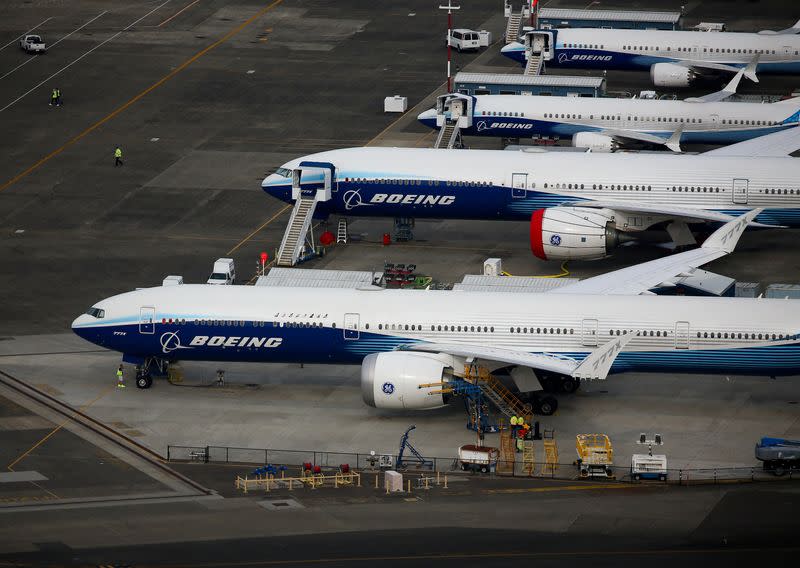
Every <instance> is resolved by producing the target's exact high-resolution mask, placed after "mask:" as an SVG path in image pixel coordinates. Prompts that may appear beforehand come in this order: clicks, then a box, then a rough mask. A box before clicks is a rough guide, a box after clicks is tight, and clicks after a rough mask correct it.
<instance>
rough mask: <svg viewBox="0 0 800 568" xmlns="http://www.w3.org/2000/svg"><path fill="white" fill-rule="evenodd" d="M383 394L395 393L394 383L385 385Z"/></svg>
mask: <svg viewBox="0 0 800 568" xmlns="http://www.w3.org/2000/svg"><path fill="white" fill-rule="evenodd" d="M381 388H382V389H383V394H392V393H394V385H393V384H392V383H383V387H381Z"/></svg>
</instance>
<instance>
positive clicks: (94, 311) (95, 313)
mask: <svg viewBox="0 0 800 568" xmlns="http://www.w3.org/2000/svg"><path fill="white" fill-rule="evenodd" d="M86 313H87V314H89V315H90V316H92V317H93V318H97V319H102V318H104V317H106V311H105V310H101V309H100V308H89V311H87V312H86Z"/></svg>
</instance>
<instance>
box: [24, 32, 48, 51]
mask: <svg viewBox="0 0 800 568" xmlns="http://www.w3.org/2000/svg"><path fill="white" fill-rule="evenodd" d="M19 46H20V47H21V48H22V49H23V50H24V51H27V52H28V53H45V52H46V51H47V47H46V46H45V45H44V40H43V39H42V36H38V35H26V36H25V37H23V38H22V39H21V40H19Z"/></svg>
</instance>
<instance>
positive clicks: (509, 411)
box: [464, 365, 533, 423]
mask: <svg viewBox="0 0 800 568" xmlns="http://www.w3.org/2000/svg"><path fill="white" fill-rule="evenodd" d="M464 381H465V382H467V383H471V384H473V385H475V386H477V387H478V388H479V389H480V390H481V394H483V396H485V397H486V398H487V399H489V400H490V401H492V404H494V405H495V406H496V407H497V409H498V410H499V411H500V412H502V413H503V414H505V415H506V416H507V417H508V418H511V417H512V416H522V417H523V418H524V419H525V421H526V422H528V423H530V421H531V418H532V417H533V412H532V409H531V406H530V404H526V403H524V402H522V401H521V400H520V399H519V397H518V396H517V395H515V394H514V393H513V392H511V391H510V390H509V389H508V388H507V387H506V386H505V385H504V384H503V383H502V382H500V381H499V380H498V379H497V378H496V377H494V376H493V375H492V374H491V373H490V372H489V371H488V370H486V369H485V368H483V367H478V368H477V369H476V368H475V367H474V366H470V365H467V366H466V367H465V369H464Z"/></svg>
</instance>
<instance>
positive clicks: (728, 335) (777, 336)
mask: <svg viewBox="0 0 800 568" xmlns="http://www.w3.org/2000/svg"><path fill="white" fill-rule="evenodd" d="M697 337H698V338H699V337H702V338H703V339H762V340H769V339H773V340H778V341H779V340H781V339H790V336H788V335H784V334H782V333H772V334H769V333H746V332H745V333H742V332H741V331H739V332H727V331H726V332H721V331H703V332H700V331H698V332H697Z"/></svg>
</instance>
